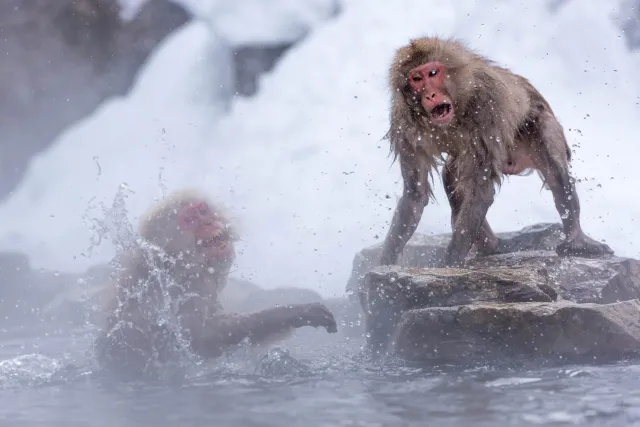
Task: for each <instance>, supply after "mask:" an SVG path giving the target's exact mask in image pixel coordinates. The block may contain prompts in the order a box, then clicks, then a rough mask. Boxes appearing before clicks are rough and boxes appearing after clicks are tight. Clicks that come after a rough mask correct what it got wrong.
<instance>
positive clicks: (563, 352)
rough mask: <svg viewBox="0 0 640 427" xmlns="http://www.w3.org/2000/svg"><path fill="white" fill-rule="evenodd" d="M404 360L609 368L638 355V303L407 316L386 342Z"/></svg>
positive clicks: (499, 307)
mask: <svg viewBox="0 0 640 427" xmlns="http://www.w3.org/2000/svg"><path fill="white" fill-rule="evenodd" d="M391 348H392V352H393V353H394V354H396V355H399V356H401V357H402V358H404V359H406V360H412V361H427V360H429V361H431V362H438V363H453V364H458V365H460V364H462V365H468V364H483V363H491V362H496V361H506V360H518V359H522V358H526V359H529V360H541V361H544V362H547V361H558V362H584V361H591V362H593V361H599V362H605V361H613V360H617V359H620V358H622V357H626V356H632V355H636V356H637V355H638V353H640V301H638V300H632V301H624V302H619V303H614V304H576V303H573V302H567V301H563V302H555V303H512V304H495V303H494V304H472V305H464V306H456V307H436V308H424V309H418V310H410V311H407V312H406V313H405V314H404V315H403V316H402V318H401V320H400V322H399V324H398V328H397V329H396V330H395V334H394V336H393V337H392V341H391Z"/></svg>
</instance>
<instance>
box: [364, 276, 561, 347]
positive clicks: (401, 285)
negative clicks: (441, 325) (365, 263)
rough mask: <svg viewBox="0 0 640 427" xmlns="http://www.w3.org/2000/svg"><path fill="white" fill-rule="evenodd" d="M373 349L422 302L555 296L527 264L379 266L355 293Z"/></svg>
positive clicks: (547, 298) (441, 304) (527, 299)
mask: <svg viewBox="0 0 640 427" xmlns="http://www.w3.org/2000/svg"><path fill="white" fill-rule="evenodd" d="M358 296H359V299H360V304H361V306H362V309H363V311H364V314H365V330H366V332H367V334H366V336H367V342H368V344H369V346H370V347H371V349H372V350H374V351H377V352H381V351H384V350H385V349H386V347H387V344H388V342H389V340H390V339H391V336H392V335H393V333H394V331H395V329H396V326H397V324H398V322H399V320H400V318H401V317H402V316H403V315H404V314H405V312H407V311H411V310H414V309H420V308H424V307H450V306H457V305H462V304H472V303H475V302H505V303H508V302H530V301H538V302H550V301H555V300H556V298H557V294H556V292H555V291H554V290H553V288H552V287H550V286H549V284H548V279H547V277H545V276H544V275H540V274H539V273H537V272H536V271H532V270H529V269H527V268H520V269H517V268H500V267H489V268H486V269H478V270H469V269H458V268H451V269H444V268H442V269H440V268H425V269H411V268H403V267H398V266H385V267H378V268H375V269H374V270H373V271H371V272H370V273H369V274H367V275H366V278H365V280H364V283H363V285H362V287H361V288H360V290H359V292H358Z"/></svg>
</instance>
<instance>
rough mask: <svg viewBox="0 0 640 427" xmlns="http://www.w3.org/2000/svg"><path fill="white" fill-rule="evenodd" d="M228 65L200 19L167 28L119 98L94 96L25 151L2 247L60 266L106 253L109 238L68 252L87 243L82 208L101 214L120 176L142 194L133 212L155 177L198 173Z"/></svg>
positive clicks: (155, 186) (180, 181)
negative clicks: (93, 106) (43, 145)
mask: <svg viewBox="0 0 640 427" xmlns="http://www.w3.org/2000/svg"><path fill="white" fill-rule="evenodd" d="M229 64H230V52H228V51H227V49H226V48H225V47H224V45H223V44H221V43H220V42H219V41H218V39H217V38H216V37H214V35H213V34H212V33H211V31H210V30H209V28H208V26H207V25H206V24H205V23H203V22H193V23H190V24H189V25H187V26H185V27H183V28H181V29H180V30H179V31H177V32H176V33H175V34H174V35H172V36H171V37H170V38H169V39H168V40H167V41H166V42H165V43H163V44H162V46H161V48H160V49H159V50H157V51H156V52H155V53H154V54H153V55H152V56H151V57H150V58H149V60H148V61H147V63H146V64H145V66H144V67H143V68H142V70H141V71H140V73H139V77H138V79H137V81H136V82H134V85H133V87H132V90H131V93H130V94H129V95H128V96H127V97H126V98H115V99H112V100H109V101H107V102H105V103H103V104H102V105H101V106H100V107H99V108H98V109H97V111H96V112H95V113H94V114H93V115H91V116H90V117H88V118H86V119H84V120H81V121H79V122H78V123H76V124H75V125H73V126H71V127H70V128H69V129H68V130H66V131H65V132H64V133H63V134H62V135H60V137H59V138H58V139H57V141H55V142H54V143H53V144H52V145H51V147H50V148H49V149H48V150H47V151H45V152H43V153H42V154H40V155H39V156H37V157H34V158H33V160H32V161H31V163H30V166H29V168H28V170H27V172H26V174H25V177H24V179H23V181H22V183H21V185H20V187H19V188H18V189H17V190H16V191H15V192H14V194H13V196H12V197H10V198H9V199H8V200H7V202H5V203H4V204H3V205H2V207H1V209H0V224H2V226H1V227H2V229H1V232H2V238H1V239H0V245H1V247H2V248H3V249H17V250H20V251H25V252H26V253H28V254H30V255H31V256H32V260H33V262H34V264H35V265H39V264H40V263H41V262H42V263H43V265H44V266H46V267H49V268H58V269H62V270H66V269H69V270H78V269H82V268H84V267H86V266H87V265H88V263H91V262H95V261H101V260H105V259H108V257H109V256H110V255H111V251H110V248H109V247H104V248H98V253H97V254H98V257H97V258H96V259H94V260H88V259H79V260H77V259H75V258H76V256H77V255H79V254H82V253H84V251H85V249H87V248H88V246H89V238H90V236H91V233H90V231H89V229H88V226H87V224H85V223H84V222H83V218H84V216H85V215H89V217H92V216H96V215H100V212H101V210H100V204H101V203H102V204H106V205H110V204H111V202H112V200H113V197H114V195H115V194H116V191H117V189H118V187H119V185H120V184H121V183H125V184H127V185H128V186H129V187H130V188H131V189H132V190H133V191H135V192H137V193H140V194H144V198H142V199H141V198H136V197H132V198H131V199H130V202H131V204H132V205H131V208H132V212H140V211H141V210H142V209H144V208H145V205H146V204H148V202H149V200H150V199H149V197H154V196H161V195H162V186H163V185H166V186H167V187H170V188H172V187H175V186H181V185H184V184H185V183H193V182H197V181H198V179H199V176H198V170H199V167H198V166H197V161H198V157H197V156H195V155H194V153H198V152H199V151H202V150H205V149H206V142H205V141H207V139H208V137H207V132H208V131H209V128H210V124H211V123H212V122H214V121H215V120H216V118H218V117H219V116H220V115H221V114H222V113H223V112H224V111H225V110H226V109H227V108H228V105H227V103H228V101H226V100H228V99H229V94H227V93H226V91H228V90H229V89H228V88H232V87H233V84H232V82H231V75H230V74H229V69H230V68H229V67H230V65H229ZM194 165H195V166H194ZM90 207H91V209H89V208H90ZM102 250H106V252H102ZM100 254H101V255H102V256H100ZM51 257H53V258H51Z"/></svg>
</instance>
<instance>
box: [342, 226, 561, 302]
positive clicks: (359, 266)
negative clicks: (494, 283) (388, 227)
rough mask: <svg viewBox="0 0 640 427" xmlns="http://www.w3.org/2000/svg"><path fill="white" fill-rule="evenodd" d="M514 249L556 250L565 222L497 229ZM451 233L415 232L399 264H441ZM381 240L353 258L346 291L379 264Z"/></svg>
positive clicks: (355, 288) (473, 256) (515, 250)
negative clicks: (515, 229) (428, 234)
mask: <svg viewBox="0 0 640 427" xmlns="http://www.w3.org/2000/svg"><path fill="white" fill-rule="evenodd" d="M496 235H497V236H498V237H499V238H501V239H502V240H503V241H504V242H505V245H506V247H507V250H508V251H509V252H510V253H511V252H517V251H554V250H555V247H556V246H557V245H558V244H559V243H560V242H562V240H563V239H564V234H563V233H562V225H560V224H555V223H540V224H534V225H531V226H528V227H524V228H522V229H521V230H518V231H512V232H505V233H496ZM450 239H451V234H450V233H447V234H436V235H432V236H427V235H424V234H420V233H415V234H414V235H413V236H412V237H411V239H410V240H409V242H408V243H407V245H406V246H405V248H404V251H403V252H402V254H401V255H400V258H399V259H398V265H400V266H404V267H418V268H429V267H436V266H438V265H440V263H441V262H442V260H443V259H444V256H445V252H446V249H447V245H448V244H449V240H450ZM381 249H382V243H379V244H376V245H373V246H369V247H367V248H364V249H362V250H361V251H360V252H358V253H357V254H356V255H355V257H354V259H353V268H352V272H351V276H350V278H349V281H348V283H347V293H350V294H352V293H354V292H355V291H356V290H357V288H358V285H359V283H360V281H361V280H362V279H363V278H364V276H365V274H367V273H368V272H369V271H371V269H372V268H373V267H374V266H375V265H376V262H377V259H378V257H379V256H380V251H381ZM475 256H476V250H475V247H474V248H473V249H472V250H471V252H470V253H469V256H468V257H467V259H468V260H472V259H474V258H475Z"/></svg>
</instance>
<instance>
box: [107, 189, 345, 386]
mask: <svg viewBox="0 0 640 427" xmlns="http://www.w3.org/2000/svg"><path fill="white" fill-rule="evenodd" d="M139 235H140V237H141V238H142V242H143V243H142V244H139V245H136V246H135V248H134V249H133V250H131V251H130V252H128V253H127V254H126V255H122V256H120V258H121V259H120V261H121V262H119V264H120V268H119V270H118V271H117V273H116V274H115V275H114V280H113V283H112V288H111V290H112V291H113V292H112V293H111V295H110V297H109V298H108V300H109V302H108V304H107V321H106V323H107V324H106V327H105V328H104V330H103V331H102V332H101V334H100V336H99V337H98V339H97V341H96V345H95V349H96V353H97V354H96V355H97V359H98V361H99V363H100V364H102V365H103V366H105V367H107V368H108V369H111V370H114V371H116V372H120V373H124V374H125V375H127V376H136V377H139V376H141V375H142V376H146V375H147V374H150V375H153V372H154V371H153V369H154V366H155V362H158V361H159V362H163V361H167V360H171V356H172V354H174V352H175V351H177V348H178V346H177V344H176V343H177V342H179V341H178V340H177V337H178V336H181V337H182V342H185V340H186V342H187V343H188V345H187V346H188V347H189V348H190V349H191V350H192V351H193V352H194V353H196V354H197V355H199V356H201V357H203V358H213V357H217V356H219V355H221V354H222V353H223V352H224V351H225V350H226V349H229V348H230V347H232V346H234V345H237V344H239V343H240V342H241V341H243V340H245V339H248V340H249V342H251V343H252V344H260V343H265V342H272V341H275V340H277V339H282V338H284V337H286V335H288V333H290V332H292V331H293V329H294V328H300V327H303V326H313V327H319V326H321V327H324V328H326V330H327V331H328V332H329V333H334V332H336V331H337V327H336V321H335V319H334V316H333V314H332V313H331V312H330V311H329V309H328V308H327V307H325V306H324V305H322V304H320V303H310V304H297V305H286V306H278V307H275V308H269V309H266V310H262V311H259V312H255V313H251V314H234V313H225V312H224V311H223V310H222V307H221V305H220V303H219V294H220V292H221V291H222V289H223V288H224V287H225V285H226V283H227V275H228V273H229V270H230V268H231V265H232V263H233V261H234V258H235V251H234V242H235V241H236V240H237V238H238V235H237V232H236V230H235V229H234V227H233V224H232V223H231V221H230V220H229V216H228V215H226V214H225V213H224V212H223V211H222V210H221V209H220V207H219V206H217V205H216V204H214V203H212V201H211V200H209V199H208V198H207V197H205V196H204V195H202V194H200V193H199V192H194V191H190V190H183V191H178V192H175V193H173V194H172V195H170V196H169V197H167V198H165V199H163V200H161V201H160V202H158V203H157V204H155V205H154V206H153V207H152V208H151V209H150V210H149V211H148V212H147V213H146V214H145V215H143V217H142V220H141V224H140V227H139ZM166 298H168V300H169V301H170V309H169V310H166V308H165V309H164V310H163V307H166V303H164V304H163V301H166ZM166 311H169V312H171V313H173V314H175V318H176V319H178V324H179V325H180V328H179V330H181V331H184V334H178V335H176V333H175V332H174V331H172V330H171V328H169V327H168V323H167V322H166V316H167V313H166ZM169 315H170V314H169ZM185 337H186V338H185Z"/></svg>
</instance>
